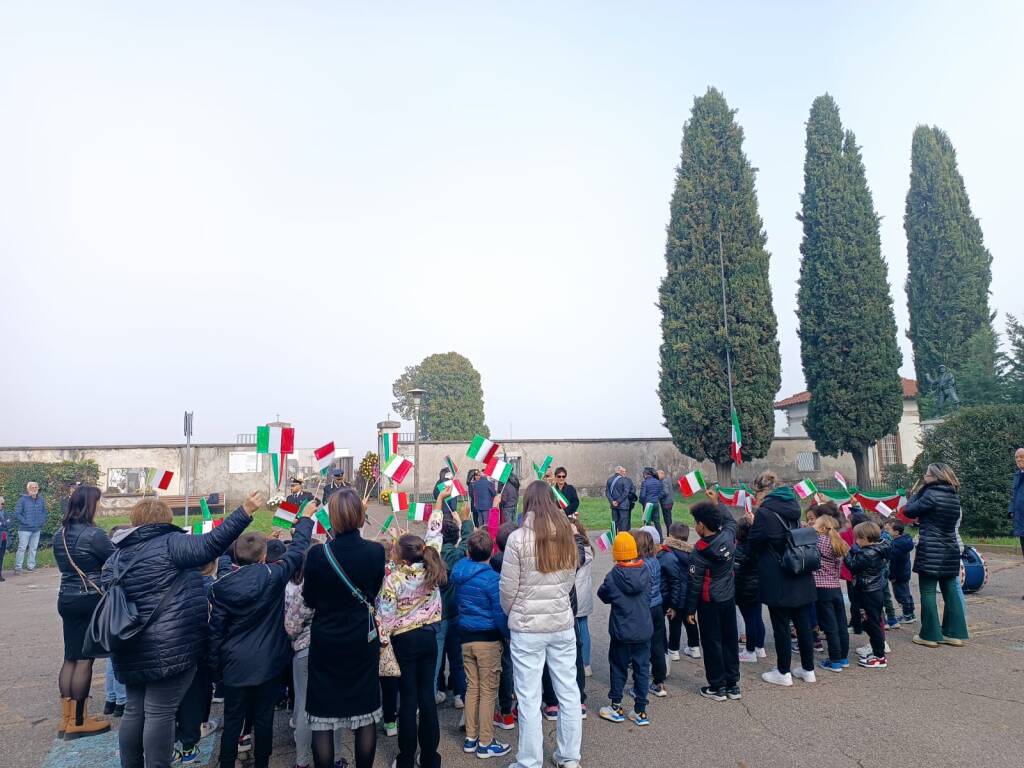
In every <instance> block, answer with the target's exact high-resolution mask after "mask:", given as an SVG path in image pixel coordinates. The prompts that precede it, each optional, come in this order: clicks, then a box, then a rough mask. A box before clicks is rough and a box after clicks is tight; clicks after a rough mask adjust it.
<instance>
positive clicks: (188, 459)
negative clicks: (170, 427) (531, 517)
mask: <svg viewBox="0 0 1024 768" xmlns="http://www.w3.org/2000/svg"><path fill="white" fill-rule="evenodd" d="M191 486H192V412H191V411H185V527H186V528H188V492H189V490H190V489H191Z"/></svg>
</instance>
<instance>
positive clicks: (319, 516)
mask: <svg viewBox="0 0 1024 768" xmlns="http://www.w3.org/2000/svg"><path fill="white" fill-rule="evenodd" d="M315 517H316V521H317V523H318V524H319V527H318V528H317V529H316V532H317V533H320V532H321V530H320V529H321V528H322V529H323V532H324V533H327V532H328V531H329V530H330V529H331V516H330V515H329V514H328V513H327V507H320V509H318V510H317V511H316V515H315Z"/></svg>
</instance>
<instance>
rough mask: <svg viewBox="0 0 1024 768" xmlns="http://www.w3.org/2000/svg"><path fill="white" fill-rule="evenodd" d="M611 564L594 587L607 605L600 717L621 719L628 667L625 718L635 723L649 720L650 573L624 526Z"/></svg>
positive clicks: (613, 549)
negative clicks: (606, 681)
mask: <svg viewBox="0 0 1024 768" xmlns="http://www.w3.org/2000/svg"><path fill="white" fill-rule="evenodd" d="M612 557H613V558H614V560H615V566H614V567H613V568H612V569H611V570H610V571H609V572H608V574H607V575H606V576H605V577H604V582H603V583H602V584H601V586H600V587H599V588H598V590H597V596H598V598H600V600H601V602H603V603H608V604H609V605H611V611H610V613H609V616H608V634H609V636H610V640H609V644H608V666H609V671H610V676H611V687H610V689H609V691H608V699H609V702H610V703H609V705H608V706H607V707H601V712H600V714H601V717H602V718H603V719H605V720H608V721H610V722H613V723H621V722H623V721H624V720H625V719H626V718H625V716H624V715H623V714H622V689H623V688H624V687H625V685H626V676H627V674H628V672H629V668H630V667H632V668H633V691H634V693H635V701H634V705H633V709H632V710H631V711H630V713H629V719H630V720H632V721H633V722H634V723H636V724H637V725H650V722H651V721H650V720H649V719H648V717H647V694H648V689H649V686H650V676H649V674H648V667H649V665H650V656H651V633H652V632H653V631H654V627H653V626H652V625H651V576H650V570H649V569H648V568H647V566H646V565H645V564H644V561H643V560H641V559H640V557H639V554H638V552H637V547H636V539H634V538H633V537H632V536H631V535H630V534H628V533H626V532H625V531H623V532H621V533H618V534H616V536H615V540H614V541H613V542H612Z"/></svg>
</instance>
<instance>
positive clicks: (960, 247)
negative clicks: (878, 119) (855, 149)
mask: <svg viewBox="0 0 1024 768" xmlns="http://www.w3.org/2000/svg"><path fill="white" fill-rule="evenodd" d="M910 163H911V170H910V191H909V192H907V208H906V214H905V216H904V217H903V227H904V229H905V230H906V233H907V267H908V272H907V304H908V306H909V309H910V330H909V332H908V334H907V335H908V336H909V337H910V341H911V344H912V345H913V349H914V369H915V371H916V372H917V380H918V382H920V383H921V391H922V393H926V392H927V391H928V387H927V381H928V376H934V375H935V371H936V370H937V369H938V367H939V365H940V364H941V365H945V366H946V367H947V368H949V369H950V370H951V371H953V373H954V374H958V378H959V374H960V373H961V372H964V371H966V370H972V371H975V372H977V371H978V370H979V369H980V368H981V367H983V366H984V365H985V360H984V359H978V360H970V361H969V360H968V359H966V358H967V356H968V351H969V350H968V342H969V340H970V339H971V338H972V337H974V336H975V335H976V334H978V333H979V332H980V331H983V329H986V328H987V329H989V331H991V321H990V312H989V307H988V295H989V288H990V286H991V283H992V256H991V254H989V252H988V250H987V249H986V248H985V244H984V242H983V238H982V234H981V225H980V224H979V223H978V220H977V219H976V218H974V216H973V215H972V213H971V202H970V199H969V198H968V197H967V189H966V188H965V186H964V180H963V177H962V176H961V175H960V172H959V170H958V169H957V163H956V151H955V150H954V149H953V145H952V143H951V142H950V140H949V137H948V136H947V135H946V134H945V132H944V131H942V130H940V129H939V128H936V127H928V126H923V125H921V126H918V127H917V129H916V130H915V131H914V142H913V146H912V149H911V156H910ZM973 346H974V347H975V348H976V349H977V348H979V347H981V348H982V349H983V350H985V347H984V345H977V344H976V345H973ZM983 354H985V355H987V350H985V351H984V352H983ZM992 373H994V371H993V372H992Z"/></svg>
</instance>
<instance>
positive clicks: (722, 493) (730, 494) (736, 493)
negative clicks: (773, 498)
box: [718, 488, 748, 507]
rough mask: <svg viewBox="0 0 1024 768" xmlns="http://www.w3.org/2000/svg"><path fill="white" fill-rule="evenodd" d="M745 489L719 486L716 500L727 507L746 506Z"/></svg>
mask: <svg viewBox="0 0 1024 768" xmlns="http://www.w3.org/2000/svg"><path fill="white" fill-rule="evenodd" d="M747 496H748V494H747V490H746V489H745V488H719V489H718V501H719V503H720V504H725V506H727V507H746V505H747Z"/></svg>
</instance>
